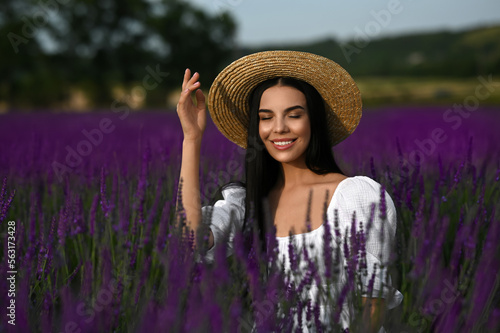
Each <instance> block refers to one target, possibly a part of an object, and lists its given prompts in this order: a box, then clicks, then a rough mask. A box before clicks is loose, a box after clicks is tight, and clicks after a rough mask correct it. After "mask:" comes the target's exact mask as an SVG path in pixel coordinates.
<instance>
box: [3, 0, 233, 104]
mask: <svg viewBox="0 0 500 333" xmlns="http://www.w3.org/2000/svg"><path fill="white" fill-rule="evenodd" d="M0 12H1V16H0V36H2V38H1V39H0V40H1V42H0V53H1V54H2V61H1V62H0V71H1V73H2V75H1V78H0V100H1V101H3V102H4V103H6V104H7V105H8V106H10V107H14V108H18V107H21V108H23V107H30V106H35V105H36V106H37V107H43V106H45V107H57V106H59V107H64V106H70V104H71V103H70V102H71V99H72V98H73V99H75V98H78V96H81V95H82V94H83V97H84V99H85V100H88V101H89V102H87V103H83V104H88V106H97V107H105V108H108V109H109V106H110V105H111V103H112V102H113V100H116V99H120V98H122V97H123V96H122V97H120V96H116V95H119V94H120V90H122V91H126V90H128V89H130V88H131V87H133V86H140V87H142V86H144V84H143V80H144V78H145V77H146V76H147V75H148V74H149V75H150V73H149V71H148V70H147V68H148V67H149V68H151V69H153V71H156V69H159V71H160V72H162V73H165V72H166V73H168V75H165V74H163V75H161V76H160V79H161V81H159V80H158V82H157V83H159V86H158V89H150V90H148V91H147V105H164V104H165V91H166V90H168V89H172V88H173V87H176V86H178V85H179V84H180V80H181V78H182V74H183V73H184V69H185V68H186V67H187V66H193V69H194V70H197V71H200V72H203V75H204V77H205V79H206V80H213V78H215V76H216V74H217V70H218V67H217V64H220V63H221V61H223V60H224V59H227V58H228V56H229V54H230V52H231V50H232V49H233V48H234V43H233V36H234V32H235V28H236V24H235V22H234V21H233V19H232V18H231V17H230V16H229V15H227V14H225V13H223V14H220V15H217V16H210V15H209V14H207V13H205V12H203V11H201V10H199V9H197V8H195V7H193V6H191V5H190V4H189V3H187V2H185V1H179V0H168V1H154V0H120V1H117V0H71V1H69V0H48V1H30V0H6V1H2V2H1V4H0ZM6 37H7V38H6ZM16 51H17V52H16ZM153 84H154V81H153V80H151V79H149V85H148V86H152V85H153ZM143 88H144V87H143ZM144 90H147V89H144ZM142 93H144V91H142ZM79 94H80V95H79ZM139 97H141V96H139ZM76 102H77V101H74V103H76ZM76 104H78V103H76Z"/></svg>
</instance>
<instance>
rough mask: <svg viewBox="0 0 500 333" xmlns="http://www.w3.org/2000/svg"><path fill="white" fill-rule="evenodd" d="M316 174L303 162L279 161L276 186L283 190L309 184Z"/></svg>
mask: <svg viewBox="0 0 500 333" xmlns="http://www.w3.org/2000/svg"><path fill="white" fill-rule="evenodd" d="M318 176H319V175H317V174H315V173H314V172H312V171H311V170H310V169H309V168H308V167H307V166H306V163H305V162H301V163H296V162H295V163H281V165H280V176H279V178H278V182H277V186H278V187H280V188H282V189H285V190H286V189H291V188H294V187H297V186H302V185H306V184H311V183H313V182H314V180H315V179H316V178H317V177H318Z"/></svg>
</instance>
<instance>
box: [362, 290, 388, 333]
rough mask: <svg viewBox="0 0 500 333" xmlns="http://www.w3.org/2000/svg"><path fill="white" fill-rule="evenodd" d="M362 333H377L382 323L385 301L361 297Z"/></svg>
mask: <svg viewBox="0 0 500 333" xmlns="http://www.w3.org/2000/svg"><path fill="white" fill-rule="evenodd" d="M361 299H362V304H363V319H362V320H363V332H370V333H377V332H378V331H379V330H380V327H381V326H382V324H383V323H384V318H385V299H383V298H368V297H362V298H361Z"/></svg>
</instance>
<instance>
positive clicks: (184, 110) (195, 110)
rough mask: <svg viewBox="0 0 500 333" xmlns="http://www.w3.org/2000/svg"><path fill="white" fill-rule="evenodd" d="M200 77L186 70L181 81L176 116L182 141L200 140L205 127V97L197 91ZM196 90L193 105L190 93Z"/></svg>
mask: <svg viewBox="0 0 500 333" xmlns="http://www.w3.org/2000/svg"><path fill="white" fill-rule="evenodd" d="M199 77H200V75H199V74H198V73H194V74H193V76H191V71H190V70H189V68H188V69H186V72H185V73H184V80H183V81H182V92H181V95H180V97H179V103H177V115H178V116H179V119H180V121H181V125H182V132H183V133H184V140H201V138H202V136H203V132H205V128H206V126H207V112H206V108H205V95H204V94H203V92H202V91H201V89H199V87H200V82H199V81H198V79H199ZM195 90H196V93H195V95H196V105H195V104H194V103H193V99H192V98H191V93H192V92H193V91H195Z"/></svg>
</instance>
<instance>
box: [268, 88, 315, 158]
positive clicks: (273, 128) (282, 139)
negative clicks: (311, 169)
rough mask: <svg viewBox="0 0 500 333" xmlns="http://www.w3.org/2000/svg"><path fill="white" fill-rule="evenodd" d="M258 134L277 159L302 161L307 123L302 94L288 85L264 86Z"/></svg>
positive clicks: (307, 129) (304, 99) (309, 131)
mask: <svg viewBox="0 0 500 333" xmlns="http://www.w3.org/2000/svg"><path fill="white" fill-rule="evenodd" d="M259 135H260V138H261V139H262V142H263V143H264V144H265V146H266V149H267V151H268V152H269V154H270V155H271V156H272V157H273V158H274V159H275V160H277V161H278V162H281V163H297V162H298V163H305V152H306V149H307V147H308V145H309V141H310V139H311V125H310V121H309V115H308V110H307V102H306V97H305V96H304V94H303V93H302V92H300V91H299V90H297V89H295V88H293V87H288V86H274V87H271V88H268V89H267V90H265V91H264V93H263V94H262V97H261V100H260V106H259Z"/></svg>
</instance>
